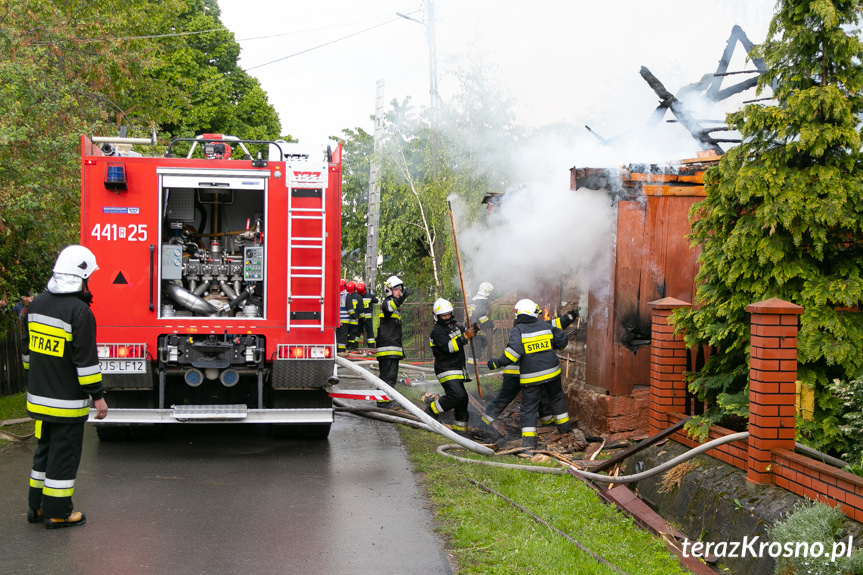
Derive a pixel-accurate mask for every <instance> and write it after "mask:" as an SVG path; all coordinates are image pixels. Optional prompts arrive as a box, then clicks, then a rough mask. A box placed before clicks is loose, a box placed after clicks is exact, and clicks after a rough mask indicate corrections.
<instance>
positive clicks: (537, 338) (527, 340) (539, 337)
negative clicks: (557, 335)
mask: <svg viewBox="0 0 863 575" xmlns="http://www.w3.org/2000/svg"><path fill="white" fill-rule="evenodd" d="M546 339H551V334H550V333H548V332H546V333H544V334H542V335H532V336H530V337H522V338H521V342H522V343H530V342H534V341H543V340H546Z"/></svg>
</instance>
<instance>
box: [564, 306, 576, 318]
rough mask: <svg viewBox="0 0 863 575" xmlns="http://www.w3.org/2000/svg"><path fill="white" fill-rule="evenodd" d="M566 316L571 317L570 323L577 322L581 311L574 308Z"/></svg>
mask: <svg viewBox="0 0 863 575" xmlns="http://www.w3.org/2000/svg"><path fill="white" fill-rule="evenodd" d="M566 314H567V315H568V316H569V320H570V321H575V320H577V319H578V314H579V309H578V308H577V307H574V308H572V309H571V310H569V311H568V312H566Z"/></svg>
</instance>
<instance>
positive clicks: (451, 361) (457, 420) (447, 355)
mask: <svg viewBox="0 0 863 575" xmlns="http://www.w3.org/2000/svg"><path fill="white" fill-rule="evenodd" d="M432 309H433V312H434V318H435V324H434V327H433V328H432V331H431V335H430V336H429V345H430V346H431V349H432V354H433V355H434V371H435V375H436V376H437V379H438V382H440V384H441V386H443V389H444V396H443V397H439V398H438V399H435V400H434V401H432V402H431V403H430V404H429V405H428V406H427V407H426V413H428V414H429V415H431V416H432V417H434V418H435V419H437V418H438V417H440V415H441V414H442V413H443V412H445V411H447V410H450V409H452V410H453V415H454V420H453V424H452V429H453V431H455V432H456V433H458V434H459V435H461V436H463V437H470V435H469V432H468V427H467V424H468V411H467V406H468V397H467V390H466V389H465V388H464V382H465V381H470V378H469V377H468V375H467V369H465V353H464V348H465V346H466V345H467V342H468V340H469V339H471V338H472V337H474V331H473V329H467V330H465V329H464V328H463V327H462V326H460V325H458V324H457V323H456V321H455V317H454V316H453V308H452V304H451V303H450V302H449V301H448V300H445V299H443V298H439V299H438V300H436V301H435V302H434V307H433V308H432Z"/></svg>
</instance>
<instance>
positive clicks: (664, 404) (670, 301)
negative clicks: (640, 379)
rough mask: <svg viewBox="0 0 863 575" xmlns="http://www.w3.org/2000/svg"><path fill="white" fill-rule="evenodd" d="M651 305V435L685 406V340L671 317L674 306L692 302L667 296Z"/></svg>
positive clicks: (686, 304) (663, 426) (685, 305)
mask: <svg viewBox="0 0 863 575" xmlns="http://www.w3.org/2000/svg"><path fill="white" fill-rule="evenodd" d="M648 305H649V306H650V309H651V312H650V317H651V319H650V413H649V422H648V424H649V433H650V435H656V434H657V433H659V432H660V431H662V430H663V429H665V428H666V427H668V425H669V421H668V416H667V415H666V414H667V413H668V412H670V411H677V412H680V413H683V412H684V411H685V409H686V382H685V381H684V380H683V372H684V371H686V366H687V363H686V361H687V350H686V343H684V341H683V336H682V335H675V334H674V327H673V326H672V325H670V324H669V323H668V319H669V317H670V316H671V313H672V312H673V311H674V310H676V309H678V308H681V307H692V304H690V303H686V302H684V301H680V300H679V299H674V298H673V297H666V298H663V299H658V300H656V301H652V302H650V303H649V304H648Z"/></svg>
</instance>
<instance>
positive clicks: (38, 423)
mask: <svg viewBox="0 0 863 575" xmlns="http://www.w3.org/2000/svg"><path fill="white" fill-rule="evenodd" d="M36 439H42V420H41V419H37V420H36Z"/></svg>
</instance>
